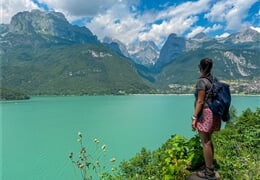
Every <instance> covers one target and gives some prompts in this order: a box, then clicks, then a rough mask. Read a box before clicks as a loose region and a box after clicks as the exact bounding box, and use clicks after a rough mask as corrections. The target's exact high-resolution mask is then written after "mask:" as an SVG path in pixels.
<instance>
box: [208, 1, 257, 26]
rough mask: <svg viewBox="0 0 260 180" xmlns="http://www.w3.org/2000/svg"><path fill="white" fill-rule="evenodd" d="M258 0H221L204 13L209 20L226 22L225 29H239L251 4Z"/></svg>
mask: <svg viewBox="0 0 260 180" xmlns="http://www.w3.org/2000/svg"><path fill="white" fill-rule="evenodd" d="M257 1H258V0H246V1H245V0H228V1H226V0H221V1H218V2H217V3H215V4H214V5H213V7H212V8H211V11H210V12H209V13H207V14H206V15H205V17H206V18H208V19H209V20H210V21H211V22H226V29H229V30H240V29H241V28H243V27H244V26H245V25H247V23H246V22H244V21H243V20H244V19H245V18H246V17H247V15H248V11H249V9H250V8H251V6H252V5H253V4H254V3H256V2H257Z"/></svg>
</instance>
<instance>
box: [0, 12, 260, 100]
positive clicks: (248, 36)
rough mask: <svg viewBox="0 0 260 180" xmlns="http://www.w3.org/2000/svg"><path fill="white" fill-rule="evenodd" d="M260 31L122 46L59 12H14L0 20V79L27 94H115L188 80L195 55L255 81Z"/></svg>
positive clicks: (228, 76)
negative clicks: (77, 24) (100, 38)
mask: <svg viewBox="0 0 260 180" xmlns="http://www.w3.org/2000/svg"><path fill="white" fill-rule="evenodd" d="M259 44H260V33H259V32H257V31H255V30H253V29H251V28H246V29H244V30H242V31H241V32H238V33H235V34H231V35H230V36H228V37H226V38H211V37H208V36H206V35H205V34H204V33H199V34H197V35H196V36H194V37H193V38H189V39H188V38H184V37H179V36H178V35H176V34H170V35H169V36H168V39H167V40H166V42H165V44H164V45H163V47H162V48H161V49H159V48H158V47H157V46H156V45H155V43H154V42H152V41H143V42H139V43H137V44H135V45H131V46H129V47H127V46H126V45H124V44H123V43H122V42H121V41H120V40H117V39H111V38H109V37H106V38H105V39H103V40H102V41H101V40H99V39H98V37H97V36H95V35H94V34H93V33H92V32H91V31H90V30H89V29H88V28H86V27H79V26H76V25H71V24H70V23H69V22H68V21H67V20H66V18H65V17H64V15H63V14H61V13H58V12H42V11H39V10H33V11H31V12H20V13H17V14H16V15H15V16H13V18H12V20H11V23H10V24H1V25H0V65H1V74H0V81H1V86H2V87H3V88H11V89H18V90H22V91H24V92H26V93H29V94H59V95H60V94H120V93H147V92H153V89H154V88H156V89H162V90H163V89H167V88H169V85H170V84H175V83H177V84H182V85H188V84H193V83H194V82H195V81H196V77H198V76H199V74H198V68H197V65H198V63H199V60H200V59H201V58H204V57H210V58H212V59H213V61H214V71H213V73H214V75H216V76H217V77H218V78H219V79H223V80H233V81H240V80H247V81H251V80H259V79H260V77H259V75H260V73H259V72H260V70H259V69H260V64H259V53H260V46H259Z"/></svg>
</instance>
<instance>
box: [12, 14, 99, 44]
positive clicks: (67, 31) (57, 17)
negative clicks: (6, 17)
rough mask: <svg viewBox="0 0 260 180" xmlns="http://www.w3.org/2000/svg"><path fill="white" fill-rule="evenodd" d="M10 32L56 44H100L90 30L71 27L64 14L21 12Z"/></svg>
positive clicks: (14, 18)
mask: <svg viewBox="0 0 260 180" xmlns="http://www.w3.org/2000/svg"><path fill="white" fill-rule="evenodd" d="M9 32H10V33H12V34H13V35H33V36H37V37H38V38H37V37H34V38H37V39H38V40H39V39H44V40H45V41H47V42H55V43H60V41H62V42H65V41H66V42H67V43H68V42H77V43H98V40H97V37H96V36H94V35H93V34H92V32H91V31H90V30H89V29H87V28H86V27H79V26H73V25H71V24H70V23H69V22H68V21H67V19H66V18H65V16H64V15H63V14H62V13H59V12H54V11H52V12H43V11H40V10H32V11H31V12H28V11H24V12H19V13H17V14H16V15H15V16H13V18H12V20H11V23H10V24H9Z"/></svg>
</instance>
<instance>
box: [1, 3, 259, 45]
mask: <svg viewBox="0 0 260 180" xmlns="http://www.w3.org/2000/svg"><path fill="white" fill-rule="evenodd" d="M0 4H1V9H0V16H1V17H0V23H5V24H9V23H10V21H11V18H12V16H13V15H15V14H16V13H18V12H21V11H31V10H32V9H41V10H43V11H57V12H62V13H63V14H64V15H65V17H66V18H67V20H68V21H69V22H70V23H72V24H75V25H79V26H86V27H87V28H88V29H90V30H91V32H92V33H93V34H95V35H96V36H97V37H98V38H99V39H100V40H102V39H103V38H104V37H111V38H113V39H117V40H120V41H121V42H123V43H124V44H125V45H127V46H128V45H131V44H133V43H137V42H139V41H149V40H152V41H154V42H155V44H156V45H157V46H158V47H161V46H162V45H163V44H164V42H165V41H166V39H167V37H168V36H169V35H170V34H171V33H175V34H177V35H178V36H182V37H186V38H191V37H193V36H194V35H196V34H198V33H200V32H204V33H205V34H206V35H208V36H210V37H218V38H219V37H226V36H228V35H230V34H231V33H235V32H239V31H241V30H242V29H244V28H247V27H252V28H254V29H255V30H257V31H258V32H260V10H259V7H260V0H0Z"/></svg>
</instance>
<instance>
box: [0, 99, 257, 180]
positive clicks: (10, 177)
mask: <svg viewBox="0 0 260 180" xmlns="http://www.w3.org/2000/svg"><path fill="white" fill-rule="evenodd" d="M193 101H194V97H193V96H189V95H181V96H178V95H132V96H81V97H77V96H71V97H32V99H30V100H28V101H6V102H1V104H0V113H1V116H0V118H1V119H0V129H1V134H0V137H1V138H0V155H1V156H0V171H1V172H0V179H1V180H17V179H23V180H61V179H62V180H72V179H80V177H78V175H75V173H74V169H73V166H72V164H71V162H70V160H69V158H68V155H69V153H70V152H72V151H73V152H74V153H77V152H78V151H79V150H80V148H79V143H78V142H77V139H78V136H77V134H78V132H79V131H80V132H82V134H83V138H84V139H83V141H84V144H86V145H87V147H86V149H87V151H88V152H90V153H91V152H92V151H94V149H95V145H94V143H93V139H94V138H97V139H98V140H99V141H100V145H103V144H106V146H107V153H106V157H105V158H104V159H106V158H107V159H108V160H109V159H110V157H115V158H116V159H117V163H119V162H120V161H122V160H124V159H125V160H127V159H129V158H131V157H133V156H134V155H135V154H136V153H138V152H140V150H141V148H142V147H145V148H147V149H148V150H154V149H156V148H158V147H160V146H161V145H162V143H164V142H165V141H166V140H167V139H168V138H169V137H170V136H171V135H172V134H179V135H183V136H185V137H187V138H190V137H192V136H193V135H194V132H192V131H191V115H192V113H193ZM232 105H233V106H234V107H235V108H236V109H237V113H238V114H241V112H242V111H243V110H245V109H246V108H251V109H252V110H253V111H255V110H256V108H257V107H260V96H233V97H232Z"/></svg>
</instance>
